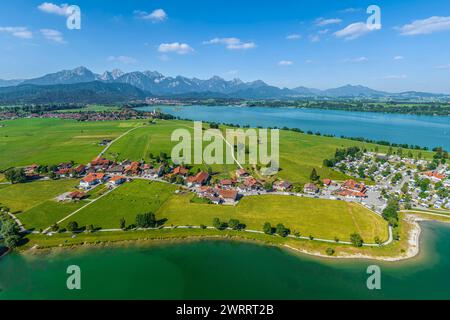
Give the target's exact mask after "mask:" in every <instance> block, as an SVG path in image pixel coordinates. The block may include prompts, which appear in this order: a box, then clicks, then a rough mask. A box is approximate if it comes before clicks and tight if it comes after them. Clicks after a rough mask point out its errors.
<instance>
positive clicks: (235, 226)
mask: <svg viewBox="0 0 450 320" xmlns="http://www.w3.org/2000/svg"><path fill="white" fill-rule="evenodd" d="M212 224H213V227H214V228H216V229H217V230H225V229H228V228H230V229H232V230H238V231H240V230H244V229H245V228H246V227H247V226H246V225H245V224H244V223H241V222H240V221H239V220H238V219H230V220H229V221H228V222H224V221H221V220H220V219H219V218H214V219H213V221H212Z"/></svg>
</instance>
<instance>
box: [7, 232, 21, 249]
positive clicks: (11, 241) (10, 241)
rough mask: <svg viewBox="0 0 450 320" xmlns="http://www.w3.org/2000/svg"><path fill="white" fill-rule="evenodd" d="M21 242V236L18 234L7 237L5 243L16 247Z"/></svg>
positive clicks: (12, 247)
mask: <svg viewBox="0 0 450 320" xmlns="http://www.w3.org/2000/svg"><path fill="white" fill-rule="evenodd" d="M19 242H20V236H19V235H17V234H14V235H11V236H8V237H5V245H6V246H7V247H8V248H10V249H14V248H16V247H17V246H18V245H19Z"/></svg>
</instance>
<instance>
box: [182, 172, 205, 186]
mask: <svg viewBox="0 0 450 320" xmlns="http://www.w3.org/2000/svg"><path fill="white" fill-rule="evenodd" d="M209 179H210V176H209V174H208V173H206V172H204V171H201V172H199V173H197V175H195V176H190V177H188V178H187V180H186V182H187V185H188V186H189V187H201V186H204V185H205V184H207V183H208V181H209Z"/></svg>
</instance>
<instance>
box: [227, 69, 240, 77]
mask: <svg viewBox="0 0 450 320" xmlns="http://www.w3.org/2000/svg"><path fill="white" fill-rule="evenodd" d="M238 73H239V70H228V71H227V72H225V74H226V75H230V76H233V75H237V74H238Z"/></svg>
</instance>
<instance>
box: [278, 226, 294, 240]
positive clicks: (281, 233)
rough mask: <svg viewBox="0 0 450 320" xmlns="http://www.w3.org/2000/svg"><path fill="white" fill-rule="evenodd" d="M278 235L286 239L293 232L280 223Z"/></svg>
mask: <svg viewBox="0 0 450 320" xmlns="http://www.w3.org/2000/svg"><path fill="white" fill-rule="evenodd" d="M276 233H277V234H278V235H279V236H280V237H283V238H285V237H287V236H288V235H289V234H290V233H291V231H290V230H289V229H287V228H286V227H285V226H284V225H283V224H282V223H279V224H278V225H277V228H276Z"/></svg>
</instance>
